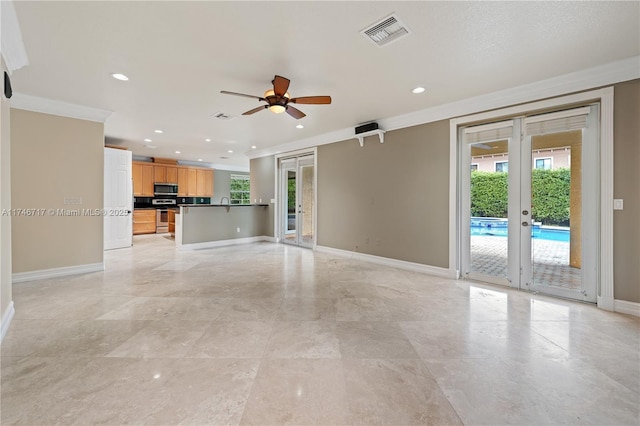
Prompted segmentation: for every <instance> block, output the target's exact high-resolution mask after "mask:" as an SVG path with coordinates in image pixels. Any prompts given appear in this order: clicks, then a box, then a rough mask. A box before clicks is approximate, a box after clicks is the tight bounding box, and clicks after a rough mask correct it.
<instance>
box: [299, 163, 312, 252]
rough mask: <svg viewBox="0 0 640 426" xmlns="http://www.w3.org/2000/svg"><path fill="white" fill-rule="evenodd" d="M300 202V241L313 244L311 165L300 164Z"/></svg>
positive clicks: (304, 243)
mask: <svg viewBox="0 0 640 426" xmlns="http://www.w3.org/2000/svg"><path fill="white" fill-rule="evenodd" d="M300 174H301V180H300V203H299V209H298V211H299V213H298V214H299V217H300V234H301V235H300V238H301V241H300V243H301V244H303V245H313V239H314V234H313V229H314V223H313V222H314V217H313V209H314V205H313V199H314V196H313V195H314V185H313V184H314V179H313V177H314V176H313V175H314V173H313V166H301V167H300Z"/></svg>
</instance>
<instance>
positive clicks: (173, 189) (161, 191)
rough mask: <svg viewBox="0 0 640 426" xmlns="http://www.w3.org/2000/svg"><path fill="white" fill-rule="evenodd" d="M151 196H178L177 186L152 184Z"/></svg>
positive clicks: (173, 184) (172, 184) (175, 184)
mask: <svg viewBox="0 0 640 426" xmlns="http://www.w3.org/2000/svg"><path fill="white" fill-rule="evenodd" d="M153 195H155V196H158V195H160V196H163V195H173V196H177V195H178V184H177V183H154V184H153Z"/></svg>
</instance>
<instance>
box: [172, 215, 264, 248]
mask: <svg viewBox="0 0 640 426" xmlns="http://www.w3.org/2000/svg"><path fill="white" fill-rule="evenodd" d="M269 211H270V208H269V204H231V205H229V204H193V205H181V206H180V210H179V211H176V215H175V238H176V246H177V247H178V248H180V249H183V250H190V249H191V250H193V249H201V248H207V247H218V246H224V245H230V244H237V243H240V242H251V241H260V240H263V239H264V238H263V237H264V236H265V235H267V230H268V229H269V220H271V218H272V216H271V215H270V212H269Z"/></svg>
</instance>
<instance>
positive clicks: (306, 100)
mask: <svg viewBox="0 0 640 426" xmlns="http://www.w3.org/2000/svg"><path fill="white" fill-rule="evenodd" d="M289 102H293V103H296V104H316V105H321V104H322V105H326V104H330V103H331V96H303V97H301V98H293V99H290V100H289Z"/></svg>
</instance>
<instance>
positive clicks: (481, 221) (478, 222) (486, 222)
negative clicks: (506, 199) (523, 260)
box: [471, 217, 570, 243]
mask: <svg viewBox="0 0 640 426" xmlns="http://www.w3.org/2000/svg"><path fill="white" fill-rule="evenodd" d="M507 225H508V222H507V219H499V218H487V217H472V218H471V235H479V236H487V237H506V236H507ZM532 228H533V238H536V239H539V240H549V241H561V242H566V243H568V242H569V237H570V231H569V228H560V229H558V228H548V227H544V226H541V225H540V223H539V222H534V225H533V226H532Z"/></svg>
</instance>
